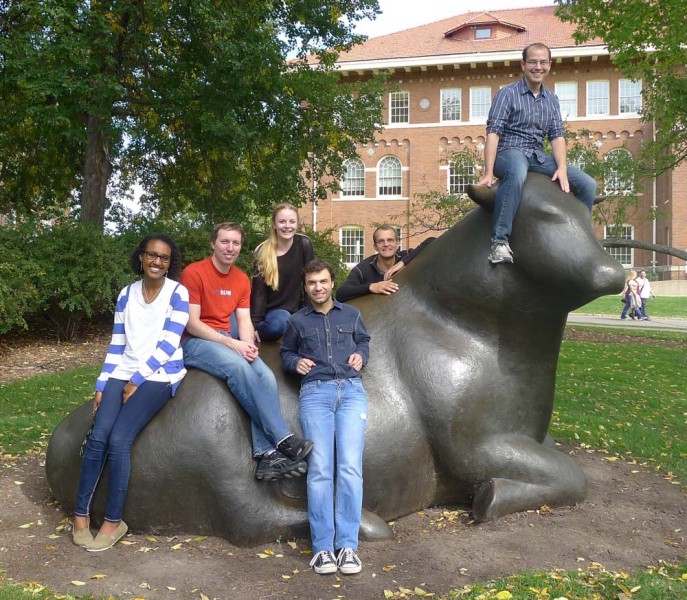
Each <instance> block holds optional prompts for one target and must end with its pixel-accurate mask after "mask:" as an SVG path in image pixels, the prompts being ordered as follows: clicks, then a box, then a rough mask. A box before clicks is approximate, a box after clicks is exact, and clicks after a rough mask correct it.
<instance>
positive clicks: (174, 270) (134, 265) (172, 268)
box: [129, 233, 181, 281]
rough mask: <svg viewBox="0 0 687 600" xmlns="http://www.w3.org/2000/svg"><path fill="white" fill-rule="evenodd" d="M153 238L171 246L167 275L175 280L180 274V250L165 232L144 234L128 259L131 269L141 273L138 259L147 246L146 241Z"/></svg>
mask: <svg viewBox="0 0 687 600" xmlns="http://www.w3.org/2000/svg"><path fill="white" fill-rule="evenodd" d="M155 240H158V241H160V242H164V243H165V244H167V245H168V246H169V247H170V248H171V250H172V252H171V254H170V259H169V268H168V269H167V277H169V278H170V279H174V280H175V281H177V280H178V279H179V275H181V252H180V251H179V248H177V245H176V244H175V243H174V240H173V239H172V238H171V237H169V236H168V235H167V234H166V233H151V234H150V235H147V236H145V237H144V238H143V239H142V240H141V241H140V242H139V244H138V246H136V249H135V250H134V251H133V252H132V253H131V256H130V259H129V261H130V264H131V269H132V270H133V272H134V273H136V274H137V275H140V274H141V273H143V265H141V259H140V256H141V253H143V252H145V251H146V248H147V247H148V242H151V241H155Z"/></svg>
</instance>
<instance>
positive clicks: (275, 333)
mask: <svg viewBox="0 0 687 600" xmlns="http://www.w3.org/2000/svg"><path fill="white" fill-rule="evenodd" d="M290 316H291V313H290V312H289V311H288V310H284V309H283V308H275V309H274V310H268V311H267V314H266V315H265V319H264V320H263V321H261V322H260V323H258V326H257V327H256V328H255V329H256V330H257V331H258V335H259V336H260V340H261V341H263V342H274V341H275V340H278V339H279V338H280V337H281V336H283V335H284V332H285V331H286V322H287V321H288V320H289V317H290Z"/></svg>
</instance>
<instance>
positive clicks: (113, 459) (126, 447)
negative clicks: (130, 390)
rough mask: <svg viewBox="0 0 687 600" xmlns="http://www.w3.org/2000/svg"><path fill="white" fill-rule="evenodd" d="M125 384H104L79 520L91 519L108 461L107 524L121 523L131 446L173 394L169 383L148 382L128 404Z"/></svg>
mask: <svg viewBox="0 0 687 600" xmlns="http://www.w3.org/2000/svg"><path fill="white" fill-rule="evenodd" d="M126 384H127V382H126V381H122V380H121V379H114V378H112V377H110V378H109V379H108V380H107V383H106V384H105V389H104V390H103V396H102V399H101V401H100V406H99V407H98V412H97V415H96V418H95V424H94V425H93V431H91V435H90V437H89V438H88V442H87V443H86V450H85V452H84V455H83V461H82V463H81V476H80V477H79V488H78V491H77V493H76V509H75V510H74V514H76V515H78V516H80V517H87V516H88V513H89V509H90V506H91V500H92V498H93V494H94V493H95V488H96V486H97V485H98V480H99V479H100V475H101V474H102V472H103V469H104V468H105V461H107V465H108V472H109V475H108V489H109V495H108V498H107V507H106V508H105V520H106V521H111V522H113V523H116V522H118V521H120V520H121V519H122V513H123V512H124V502H125V501H126V494H127V491H128V489H129V474H130V472H131V446H132V445H133V443H134V440H135V439H136V436H137V435H138V434H139V433H140V432H141V431H142V430H143V428H144V427H145V426H146V425H147V424H148V423H150V421H151V419H152V418H153V417H154V416H155V415H156V414H157V413H158V412H159V411H160V409H161V408H162V407H163V406H164V405H165V404H166V402H167V400H169V397H170V396H171V394H172V386H171V385H170V384H169V383H165V382H162V381H146V382H144V383H143V384H141V386H140V387H139V388H138V389H137V390H136V392H134V394H133V395H132V396H131V397H130V398H129V400H128V402H126V404H125V403H123V402H122V392H123V391H124V386H125V385H126Z"/></svg>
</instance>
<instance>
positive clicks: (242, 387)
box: [181, 223, 312, 480]
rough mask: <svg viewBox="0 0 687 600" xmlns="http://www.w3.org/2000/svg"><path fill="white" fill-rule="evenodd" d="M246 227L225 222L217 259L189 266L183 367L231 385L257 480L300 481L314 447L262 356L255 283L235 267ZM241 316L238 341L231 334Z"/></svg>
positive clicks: (215, 238)
mask: <svg viewBox="0 0 687 600" xmlns="http://www.w3.org/2000/svg"><path fill="white" fill-rule="evenodd" d="M243 240H244V233H243V228H242V227H241V226H240V225H237V224H236V223H220V224H219V225H216V226H215V228H214V229H213V231H212V237H211V246H212V256H210V257H209V258H206V259H204V260H200V261H198V262H194V263H191V264H190V265H188V266H187V267H186V268H185V269H184V271H183V272H182V274H181V281H182V282H183V285H184V286H186V288H187V289H188V291H189V320H188V324H187V325H186V336H187V337H186V338H185V340H184V341H183V343H182V348H183V351H184V364H185V365H186V366H187V367H195V368H197V369H202V370H203V371H206V372H208V373H210V374H211V375H214V376H215V377H220V378H221V379H223V380H224V381H226V384H227V387H228V388H229V390H230V391H231V393H232V394H233V395H234V397H235V398H236V400H237V401H238V402H239V404H240V405H241V406H242V407H243V409H244V410H245V411H246V412H247V413H248V416H249V417H250V420H251V431H252V437H253V456H255V457H256V458H260V462H259V464H258V467H257V470H256V472H255V476H256V477H257V478H258V479H265V480H270V479H281V478H283V477H298V476H300V475H302V474H303V473H305V472H306V470H307V464H306V462H305V461H304V460H303V459H304V458H305V456H306V455H307V454H308V452H310V450H311V449H312V442H311V441H309V440H303V439H301V438H300V437H298V436H296V435H294V434H292V433H291V432H290V431H289V429H288V426H287V425H286V422H285V421H284V417H283V416H282V413H281V408H280V406H279V390H278V388H277V382H276V380H275V378H274V373H272V371H271V370H270V368H269V367H268V366H267V365H265V363H264V362H262V360H261V359H260V357H259V356H258V348H257V346H256V345H255V342H254V340H255V331H254V329H253V323H252V322H251V318H250V279H249V278H248V276H247V275H246V274H245V273H244V272H243V271H241V269H239V268H238V267H236V266H235V265H234V262H235V261H236V259H237V258H238V256H239V253H240V252H241V246H242V245H243ZM232 313H234V314H235V316H236V322H237V324H238V330H239V339H234V338H232V337H231V335H230V330H231V325H230V317H231V315H232Z"/></svg>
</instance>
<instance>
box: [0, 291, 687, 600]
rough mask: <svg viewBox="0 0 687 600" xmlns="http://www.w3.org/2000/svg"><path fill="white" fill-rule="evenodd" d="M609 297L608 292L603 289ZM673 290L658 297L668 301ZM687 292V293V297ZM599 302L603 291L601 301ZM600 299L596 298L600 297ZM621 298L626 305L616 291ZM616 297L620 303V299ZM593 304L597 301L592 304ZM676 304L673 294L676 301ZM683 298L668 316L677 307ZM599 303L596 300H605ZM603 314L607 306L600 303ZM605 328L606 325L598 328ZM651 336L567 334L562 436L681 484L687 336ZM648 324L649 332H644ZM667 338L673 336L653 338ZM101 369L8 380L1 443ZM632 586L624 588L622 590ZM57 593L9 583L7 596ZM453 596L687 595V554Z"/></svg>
mask: <svg viewBox="0 0 687 600" xmlns="http://www.w3.org/2000/svg"><path fill="white" fill-rule="evenodd" d="M601 300H607V299H603V298H602V299H601ZM661 300H666V301H667V300H668V299H667V298H666V299H657V300H656V306H658V303H659V301H661ZM670 300H671V301H672V300H679V301H680V302H682V303H687V299H683V298H680V299H675V298H673V299H670ZM597 302H598V301H597ZM592 304H594V303H592ZM615 304H617V305H618V306H619V305H620V303H619V302H617V301H615ZM615 304H613V306H614V307H615ZM590 306H591V305H590ZM666 306H667V304H666ZM677 307H678V304H677V303H676V304H673V305H672V308H670V310H669V311H668V312H669V313H670V314H666V315H665V316H677V315H676V313H675V311H676V310H677ZM595 312H596V310H595ZM599 313H600V314H603V313H601V312H600V311H599ZM594 331H595V332H597V333H598V332H603V330H599V329H595V330H594ZM623 334H624V335H628V336H634V337H636V338H640V337H641V338H645V339H646V338H649V343H639V342H640V340H639V339H637V343H632V341H631V340H630V341H629V342H626V343H615V342H612V343H609V342H581V341H576V340H566V341H564V342H563V345H562V348H561V354H560V360H559V365H558V380H557V387H556V404H555V411H554V414H553V419H552V423H551V434H552V435H553V437H554V439H556V440H559V441H563V442H568V443H571V444H574V445H578V446H581V447H585V448H594V449H598V451H601V452H607V453H609V454H611V455H614V456H619V457H621V458H623V459H627V460H637V461H639V462H642V463H646V464H649V465H652V466H653V468H654V469H655V470H657V471H658V472H659V473H660V474H662V475H663V476H664V477H666V478H667V479H669V480H672V481H674V482H675V483H676V484H682V485H684V484H685V483H687V435H685V434H686V428H685V424H686V423H687V389H686V386H685V373H686V372H687V342H685V336H684V335H682V334H676V333H665V332H653V331H641V332H636V334H637V335H635V332H634V331H633V332H632V333H631V334H627V332H626V331H625V330H623ZM640 334H641V335H640ZM651 340H656V341H659V340H663V341H667V342H668V343H667V344H665V343H663V344H660V343H655V342H654V343H652V342H651ZM98 371H99V369H98V368H96V367H88V368H81V369H76V370H73V371H67V372H63V373H59V374H56V375H51V376H39V377H34V378H32V379H29V380H25V381H18V382H14V383H9V384H4V385H1V386H0V398H2V401H1V402H0V453H2V454H5V455H7V454H9V455H14V454H18V453H21V452H25V451H26V450H28V449H31V448H35V447H43V448H44V447H45V446H46V445H47V440H48V438H49V435H50V432H51V431H52V430H53V429H54V427H55V426H56V425H57V424H58V423H59V422H60V421H61V420H62V419H63V418H64V416H66V415H67V414H68V413H69V412H70V411H72V410H73V409H74V408H76V407H77V406H78V405H80V404H82V403H83V402H85V401H86V400H88V399H90V398H91V397H92V395H93V384H94V381H95V378H96V376H97V374H98ZM419 592H420V590H403V589H399V590H390V591H389V593H390V594H391V596H389V597H391V598H402V597H403V598H413V597H423V596H422V594H420V593H419ZM622 594H624V596H623V595H622ZM57 597H60V598H69V596H64V595H61V596H56V595H55V594H52V593H51V592H49V591H48V590H39V591H38V592H36V591H35V589H33V590H31V589H29V590H28V591H25V590H23V589H22V588H20V587H15V586H11V585H9V584H6V583H3V577H2V570H0V600H28V599H29V598H40V599H43V600H51V599H53V598H57ZM446 598H448V599H449V600H455V599H458V598H465V599H469V600H511V599H514V600H555V599H557V598H565V599H567V600H587V599H593V600H617V599H618V598H626V599H628V600H629V599H632V600H673V599H678V598H687V561H683V562H682V564H680V565H661V564H659V565H653V566H651V567H649V566H647V569H646V570H642V571H640V572H637V573H632V574H625V573H609V572H606V571H605V570H604V569H603V567H602V566H600V565H599V566H598V567H595V566H592V567H591V568H588V569H587V570H585V571H582V570H579V571H573V572H565V571H558V570H553V571H550V572H547V573H518V574H514V575H513V576H511V577H508V578H506V579H502V580H498V581H495V582H489V583H484V584H476V585H471V586H467V587H466V588H463V589H460V590H454V591H453V592H452V593H451V594H449V595H448V596H446Z"/></svg>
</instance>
